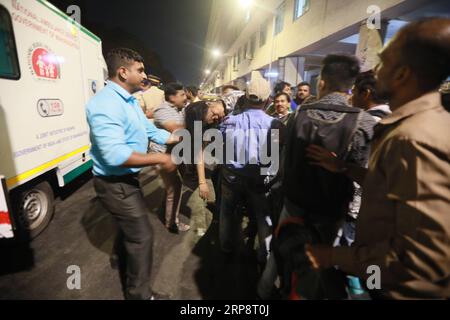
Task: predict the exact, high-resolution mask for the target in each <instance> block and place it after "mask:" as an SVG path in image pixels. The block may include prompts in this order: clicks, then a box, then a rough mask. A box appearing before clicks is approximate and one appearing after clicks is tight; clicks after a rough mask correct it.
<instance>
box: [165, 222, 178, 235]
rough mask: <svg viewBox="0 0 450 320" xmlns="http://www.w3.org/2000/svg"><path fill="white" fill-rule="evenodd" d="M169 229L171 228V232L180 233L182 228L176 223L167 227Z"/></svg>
mask: <svg viewBox="0 0 450 320" xmlns="http://www.w3.org/2000/svg"><path fill="white" fill-rule="evenodd" d="M167 230H169V232H170V233H174V234H179V233H180V230H178V226H177V224H176V223H174V224H172V225H170V226H169V227H167Z"/></svg>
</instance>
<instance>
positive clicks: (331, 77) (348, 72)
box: [321, 54, 360, 92]
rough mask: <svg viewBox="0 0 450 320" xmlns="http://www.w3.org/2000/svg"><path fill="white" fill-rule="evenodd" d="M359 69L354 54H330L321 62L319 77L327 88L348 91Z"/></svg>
mask: <svg viewBox="0 0 450 320" xmlns="http://www.w3.org/2000/svg"><path fill="white" fill-rule="evenodd" d="M359 71H360V67H359V61H358V59H357V58H356V57H355V56H350V55H337V54H330V55H328V56H326V57H325V59H324V60H323V62H322V71H321V78H322V80H324V81H325V82H326V85H327V88H328V90H330V91H337V92H348V91H350V89H351V88H352V86H353V83H354V82H355V79H356V76H357V75H358V74H359Z"/></svg>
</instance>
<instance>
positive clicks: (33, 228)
mask: <svg viewBox="0 0 450 320" xmlns="http://www.w3.org/2000/svg"><path fill="white" fill-rule="evenodd" d="M13 208H14V212H15V217H16V219H15V220H16V224H17V233H18V236H19V238H20V240H23V241H26V240H32V239H34V238H36V237H37V236H38V235H39V234H41V233H42V231H44V230H45V228H47V226H48V225H49V223H50V221H51V220H52V217H53V214H54V212H55V199H54V194H53V189H52V187H51V186H50V184H49V183H48V182H47V181H43V182H40V183H38V184H36V185H31V186H30V187H28V188H25V189H24V190H21V191H19V192H17V193H16V194H15V195H14V196H13Z"/></svg>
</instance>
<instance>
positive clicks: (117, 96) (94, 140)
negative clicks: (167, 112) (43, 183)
mask: <svg viewBox="0 0 450 320" xmlns="http://www.w3.org/2000/svg"><path fill="white" fill-rule="evenodd" d="M86 114H87V121H88V123H89V127H90V138H91V144H92V147H91V157H92V159H93V162H94V169H93V172H94V175H96V176H123V175H127V174H133V173H138V172H139V171H140V170H141V169H140V168H125V167H122V165H123V164H124V163H125V162H126V161H127V160H128V158H129V157H130V156H131V154H132V153H133V152H138V153H147V148H148V142H149V139H150V140H151V141H154V142H156V143H159V144H165V143H166V142H167V140H168V139H169V137H170V133H169V132H168V131H166V130H161V129H158V128H156V127H155V126H154V125H153V124H152V123H151V122H150V121H148V119H147V118H146V117H145V115H144V113H143V112H142V109H141V107H140V106H139V102H138V101H137V100H136V98H135V97H133V96H132V95H131V94H130V93H128V92H127V91H126V90H125V89H123V88H122V87H121V86H119V85H118V84H116V83H114V82H112V81H108V83H107V85H106V87H105V88H103V89H102V90H101V91H100V92H99V93H97V94H96V95H95V96H94V97H93V98H92V99H91V100H90V101H89V102H88V104H87V107H86Z"/></svg>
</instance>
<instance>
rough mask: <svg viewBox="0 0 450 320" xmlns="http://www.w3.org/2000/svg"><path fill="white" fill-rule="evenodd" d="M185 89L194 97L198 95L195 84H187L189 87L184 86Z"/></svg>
mask: <svg viewBox="0 0 450 320" xmlns="http://www.w3.org/2000/svg"><path fill="white" fill-rule="evenodd" d="M186 91H189V92H190V93H192V95H193V96H194V97H197V96H198V88H197V87H196V86H189V87H186Z"/></svg>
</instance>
